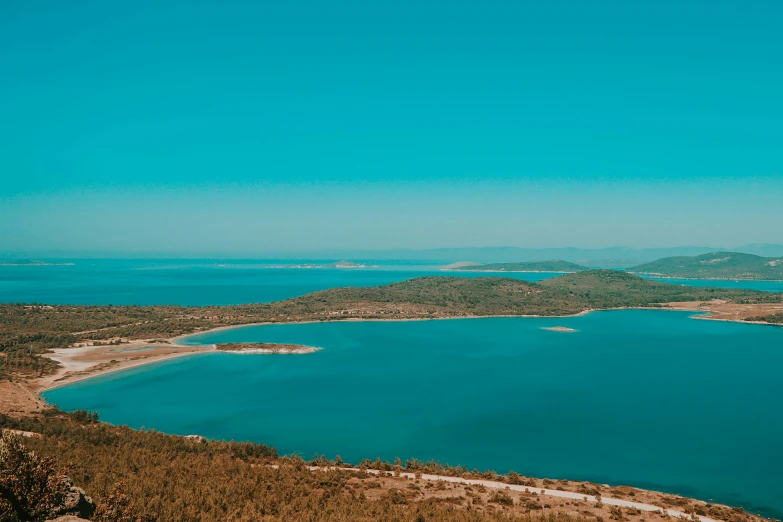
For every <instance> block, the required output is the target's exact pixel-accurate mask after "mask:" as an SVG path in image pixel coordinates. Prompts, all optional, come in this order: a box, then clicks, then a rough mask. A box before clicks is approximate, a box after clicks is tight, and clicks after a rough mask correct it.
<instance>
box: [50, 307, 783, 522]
mask: <svg viewBox="0 0 783 522" xmlns="http://www.w3.org/2000/svg"><path fill="white" fill-rule="evenodd" d="M691 315H692V313H688V312H671V311H652V310H624V311H612V312H598V313H591V314H587V315H584V316H578V317H569V318H547V319H544V318H490V319H455V320H440V321H410V322H343V323H312V324H291V325H270V326H255V327H242V328H236V329H229V330H222V331H217V332H212V333H206V334H202V335H198V336H193V337H189V338H187V339H185V340H184V341H183V342H184V343H187V344H204V343H216V342H220V343H226V342H242V341H244V342H278V343H295V344H304V345H310V346H317V347H322V348H324V349H323V350H321V351H319V352H316V353H312V354H307V355H245V356H238V355H235V354H225V353H210V354H202V355H194V356H190V357H185V358H180V359H175V360H171V361H164V362H161V363H156V364H152V365H148V366H144V367H139V368H134V369H131V370H127V371H123V372H118V373H115V374H109V375H105V376H102V377H98V378H95V379H90V380H87V381H83V382H79V383H75V384H72V385H69V386H66V387H63V388H58V389H54V390H51V391H49V392H46V393H45V394H44V396H45V398H46V399H47V400H48V401H50V402H52V403H55V404H57V405H58V406H60V407H61V408H64V409H66V410H73V409H79V408H85V409H88V410H92V411H97V412H99V414H100V417H101V419H102V420H105V421H107V422H111V423H114V424H127V425H129V426H131V427H134V428H140V427H142V426H144V427H146V428H155V429H158V430H161V431H164V432H167V433H174V434H181V435H187V434H200V435H204V436H206V437H214V438H220V439H235V440H252V441H255V442H263V443H266V444H270V445H273V446H275V447H277V448H278V451H279V452H281V453H284V454H288V453H293V452H296V453H299V454H301V455H302V456H304V457H305V458H308V459H309V458H311V457H312V456H313V455H314V454H316V453H317V454H326V455H327V456H328V457H330V458H333V457H334V456H335V455H337V454H339V455H340V456H341V457H342V458H343V459H344V460H346V461H349V462H358V461H359V460H360V459H361V458H362V457H368V458H372V459H374V458H375V457H376V456H380V457H381V458H382V459H384V460H386V459H388V460H392V459H394V457H396V456H399V457H401V458H402V459H403V460H404V459H406V458H412V457H415V458H418V459H424V460H428V459H437V460H440V461H441V462H443V463H446V462H448V463H450V464H462V465H465V466H467V467H469V468H479V469H485V468H490V469H494V470H496V471H500V472H506V471H508V470H509V469H513V470H515V471H517V472H519V473H522V474H525V475H530V476H536V477H550V478H569V479H577V480H591V481H595V482H600V483H610V484H629V485H634V486H639V487H646V488H650V489H657V490H663V491H668V492H673V493H679V494H682V495H687V496H693V497H697V498H701V499H704V500H710V499H714V500H715V501H716V502H724V503H728V504H731V505H735V506H745V508H746V509H749V510H752V511H755V512H761V513H763V514H766V515H770V516H775V517H776V518H781V515H783V495H781V494H780V492H781V491H783V475H781V473H780V470H781V469H783V445H781V444H780V441H781V440H783V415H781V411H783V380H781V379H780V374H781V370H783V328H778V327H771V326H758V325H748V324H737V323H727V322H716V321H705V320H695V319H690V316H691ZM554 326H562V327H566V328H572V329H575V330H576V331H575V332H558V331H549V330H544V328H548V327H554Z"/></svg>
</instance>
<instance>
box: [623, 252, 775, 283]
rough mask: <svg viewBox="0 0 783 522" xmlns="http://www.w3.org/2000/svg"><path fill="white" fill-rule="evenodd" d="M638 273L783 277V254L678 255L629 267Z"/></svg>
mask: <svg viewBox="0 0 783 522" xmlns="http://www.w3.org/2000/svg"><path fill="white" fill-rule="evenodd" d="M628 271H629V272H632V273H635V274H649V275H661V276H665V277H682V278H689V279H754V280H766V281H781V280H783V256H780V257H762V256H756V255H753V254H742V253H738V252H710V253H709V254H703V255H700V256H691V257H686V256H676V257H667V258H664V259H658V260H657V261H653V262H651V263H644V264H642V265H639V266H635V267H633V268H630V269H629V270H628Z"/></svg>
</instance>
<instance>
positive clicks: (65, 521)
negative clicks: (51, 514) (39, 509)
mask: <svg viewBox="0 0 783 522" xmlns="http://www.w3.org/2000/svg"><path fill="white" fill-rule="evenodd" d="M46 522H89V520H87V519H86V518H79V517H75V516H73V515H65V516H64V517H57V518H53V519H51V520H47V521H46Z"/></svg>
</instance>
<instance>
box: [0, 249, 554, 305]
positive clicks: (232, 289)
mask: <svg viewBox="0 0 783 522" xmlns="http://www.w3.org/2000/svg"><path fill="white" fill-rule="evenodd" d="M287 263H290V261H287ZM266 264H268V263H266ZM426 275H440V276H442V275H457V276H462V277H479V276H485V275H487V274H481V273H475V272H474V273H471V272H444V271H442V270H439V269H438V268H437V267H432V266H426V265H387V266H383V267H381V268H377V269H374V268H366V269H316V268H312V269H301V268H299V269H297V268H268V267H266V266H265V264H257V263H252V262H247V261H242V262H239V261H235V262H226V263H223V262H215V261H203V262H195V261H192V260H187V261H179V262H173V261H154V260H153V261H146V262H144V261H115V260H112V261H101V260H99V261H84V260H79V261H76V262H75V264H74V265H73V266H0V302H3V303H41V304H52V305H54V304H90V305H109V304H112V305H156V304H172V305H183V306H208V305H233V304H243V303H266V302H272V301H281V300H283V299H288V298H291V297H298V296H300V295H304V294H307V293H310V292H315V291H318V290H326V289H328V288H339V287H345V286H377V285H384V284H388V283H394V282H397V281H404V280H406V279H412V278H414V277H421V276H426ZM506 275H507V276H508V277H514V278H517V279H523V280H525V281H541V280H543V279H547V278H550V277H554V276H557V275H561V274H558V273H516V274H506Z"/></svg>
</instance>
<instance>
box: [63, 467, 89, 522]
mask: <svg viewBox="0 0 783 522" xmlns="http://www.w3.org/2000/svg"><path fill="white" fill-rule="evenodd" d="M63 480H64V482H65V486H66V487H67V490H66V491H65V493H64V494H63V497H62V501H61V503H60V505H59V506H58V508H57V512H56V515H58V516H59V517H60V518H59V519H57V520H61V519H62V518H64V517H66V516H70V517H71V518H74V517H76V519H77V520H78V518H79V517H80V518H90V517H91V516H92V514H93V513H94V512H95V503H94V502H93V501H92V499H91V498H90V497H88V496H87V494H86V493H85V492H84V490H83V489H82V488H77V487H76V486H74V485H73V481H72V480H71V479H70V478H68V477H65V478H64V479H63ZM66 520H67V519H66Z"/></svg>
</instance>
